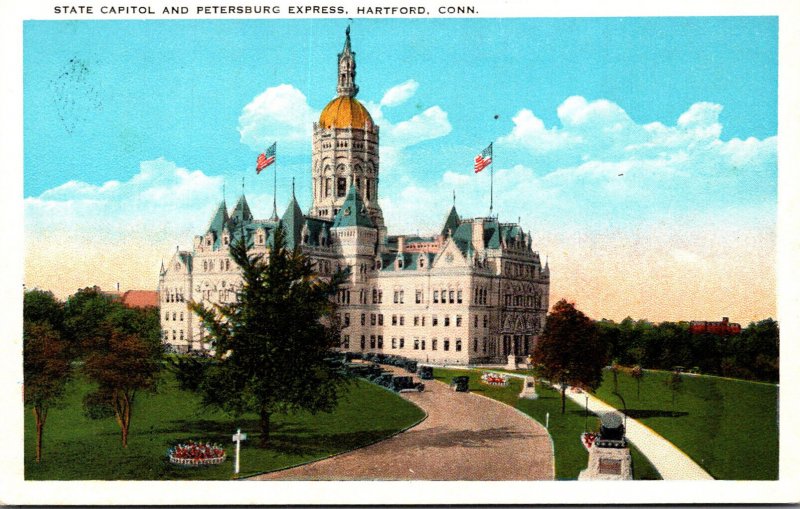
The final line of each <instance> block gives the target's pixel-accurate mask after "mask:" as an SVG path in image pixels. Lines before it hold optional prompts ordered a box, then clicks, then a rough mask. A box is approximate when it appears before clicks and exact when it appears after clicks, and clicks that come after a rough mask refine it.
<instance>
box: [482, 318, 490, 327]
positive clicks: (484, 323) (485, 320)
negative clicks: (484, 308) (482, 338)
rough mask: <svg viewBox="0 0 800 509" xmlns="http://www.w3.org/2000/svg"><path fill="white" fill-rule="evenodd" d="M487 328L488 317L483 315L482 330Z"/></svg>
mask: <svg viewBox="0 0 800 509" xmlns="http://www.w3.org/2000/svg"><path fill="white" fill-rule="evenodd" d="M488 326H489V315H483V328H484V329H485V328H486V327H488Z"/></svg>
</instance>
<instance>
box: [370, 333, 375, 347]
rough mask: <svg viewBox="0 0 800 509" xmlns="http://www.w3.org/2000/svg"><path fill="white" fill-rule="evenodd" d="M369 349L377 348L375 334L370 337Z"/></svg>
mask: <svg viewBox="0 0 800 509" xmlns="http://www.w3.org/2000/svg"><path fill="white" fill-rule="evenodd" d="M369 347H370V348H375V335H374V334H372V335H371V336H370V337H369Z"/></svg>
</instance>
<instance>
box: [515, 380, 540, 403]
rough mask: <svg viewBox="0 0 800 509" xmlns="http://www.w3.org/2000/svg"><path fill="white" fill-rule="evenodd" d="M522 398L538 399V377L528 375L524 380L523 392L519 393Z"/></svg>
mask: <svg viewBox="0 0 800 509" xmlns="http://www.w3.org/2000/svg"><path fill="white" fill-rule="evenodd" d="M519 397H520V398H525V399H536V398H538V397H539V396H538V395H537V394H536V379H535V378H533V377H532V376H526V377H525V380H523V381H522V392H520V393H519Z"/></svg>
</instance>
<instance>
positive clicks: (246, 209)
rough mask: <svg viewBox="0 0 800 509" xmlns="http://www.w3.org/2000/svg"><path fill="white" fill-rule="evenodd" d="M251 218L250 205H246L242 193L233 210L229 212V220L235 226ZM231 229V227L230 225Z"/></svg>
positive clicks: (245, 199)
mask: <svg viewBox="0 0 800 509" xmlns="http://www.w3.org/2000/svg"><path fill="white" fill-rule="evenodd" d="M252 220H253V214H252V213H251V212H250V206H249V205H247V198H245V197H244V195H242V196H241V198H239V201H237V202H236V207H234V209H233V212H232V213H231V218H230V221H231V223H233V225H235V226H237V227H238V226H239V225H240V224H242V223H247V222H250V221H252ZM231 230H233V227H231Z"/></svg>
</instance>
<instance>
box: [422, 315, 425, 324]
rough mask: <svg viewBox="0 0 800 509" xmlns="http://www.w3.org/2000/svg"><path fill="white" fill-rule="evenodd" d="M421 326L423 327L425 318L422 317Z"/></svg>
mask: <svg viewBox="0 0 800 509" xmlns="http://www.w3.org/2000/svg"><path fill="white" fill-rule="evenodd" d="M422 326H423V327H425V317H424V316H423V317H422Z"/></svg>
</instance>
